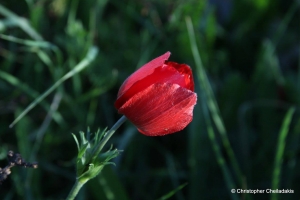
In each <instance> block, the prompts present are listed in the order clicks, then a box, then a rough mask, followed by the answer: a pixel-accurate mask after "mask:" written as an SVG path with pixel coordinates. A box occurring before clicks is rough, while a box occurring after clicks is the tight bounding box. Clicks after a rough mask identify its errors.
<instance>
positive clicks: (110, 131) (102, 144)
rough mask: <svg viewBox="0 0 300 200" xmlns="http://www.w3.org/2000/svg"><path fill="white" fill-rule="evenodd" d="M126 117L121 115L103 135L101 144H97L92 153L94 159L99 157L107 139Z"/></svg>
mask: <svg viewBox="0 0 300 200" xmlns="http://www.w3.org/2000/svg"><path fill="white" fill-rule="evenodd" d="M126 119H127V118H126V117H125V116H124V115H123V116H122V117H121V118H120V119H119V120H118V121H117V122H116V123H115V124H114V125H113V127H111V129H110V130H109V131H107V133H106V134H105V136H104V138H103V139H102V140H101V142H100V143H99V144H98V146H97V147H96V148H95V152H94V158H95V157H97V156H98V155H99V153H100V152H101V150H102V148H103V147H104V145H105V144H106V143H107V141H108V140H109V138H110V137H111V136H112V135H113V134H114V133H115V132H116V130H117V129H118V128H119V127H120V126H121V125H122V124H123V123H124V122H125V121H126Z"/></svg>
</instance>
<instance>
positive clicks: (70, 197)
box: [66, 179, 88, 200]
mask: <svg viewBox="0 0 300 200" xmlns="http://www.w3.org/2000/svg"><path fill="white" fill-rule="evenodd" d="M86 182H88V179H85V180H80V179H77V180H76V182H75V184H74V185H73V188H72V190H71V191H70V193H69V195H68V197H67V198H66V200H73V199H75V197H76V196H77V194H78V192H79V190H80V189H81V188H82V186H83V185H84V184H85V183H86Z"/></svg>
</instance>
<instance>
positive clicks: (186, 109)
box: [115, 52, 197, 136]
mask: <svg viewBox="0 0 300 200" xmlns="http://www.w3.org/2000/svg"><path fill="white" fill-rule="evenodd" d="M170 54H171V53H170V52H167V53H165V54H164V55H161V56H160V57H157V58H155V59H154V60H152V61H150V62H149V63H147V64H145V65H144V66H142V67H141V68H140V69H138V70H137V71H136V72H134V73H133V74H132V75H131V76H129V77H128V78H127V79H126V80H125V81H124V83H123V84H122V86H121V88H120V90H119V93H118V98H117V100H116V102H115V107H116V108H117V110H118V111H119V113H121V114H124V115H125V116H126V117H127V118H128V119H129V120H130V121H131V122H132V123H133V124H134V125H135V126H136V127H137V128H138V130H139V131H140V132H141V133H143V134H145V135H148V136H161V135H166V134H170V133H174V132H177V131H180V130H182V129H184V128H185V127H186V126H187V125H188V124H189V123H190V122H191V121H192V119H193V109H194V106H195V104H196V101H197V94H196V93H194V80H193V75H192V70H191V68H190V67H189V66H188V65H185V64H178V63H175V62H170V61H166V60H167V59H168V58H169V57H170Z"/></svg>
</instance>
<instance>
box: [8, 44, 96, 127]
mask: <svg viewBox="0 0 300 200" xmlns="http://www.w3.org/2000/svg"><path fill="white" fill-rule="evenodd" d="M97 54H98V48H97V47H95V46H92V47H91V48H90V49H89V51H88V52H87V55H86V57H85V58H84V59H83V60H82V61H81V62H80V63H78V64H77V65H76V66H75V67H74V68H73V69H72V70H71V71H69V72H68V73H67V74H65V75H64V76H63V77H62V78H60V79H59V80H58V81H56V82H55V83H54V84H53V85H52V86H51V87H50V88H49V89H48V90H46V92H44V93H43V94H42V95H41V96H39V97H38V98H37V99H35V100H34V101H33V102H32V103H31V104H30V105H29V106H28V107H27V108H26V109H25V110H24V111H23V112H22V113H21V114H20V115H19V116H18V117H17V118H16V119H15V120H14V121H13V122H12V123H11V124H10V125H9V127H10V128H11V127H13V126H14V125H15V124H16V123H17V122H18V121H19V120H20V119H22V117H24V116H25V115H26V114H27V113H28V112H29V111H30V110H31V109H32V108H34V107H35V106H36V105H37V104H38V103H40V102H41V101H42V100H43V99H44V98H45V97H47V96H48V95H49V94H50V93H51V92H52V91H53V90H55V89H56V88H57V87H58V86H60V85H61V84H62V83H63V82H64V81H66V80H67V79H69V78H71V77H72V76H74V75H75V74H77V73H79V72H80V71H82V70H83V69H84V68H86V67H87V66H88V65H89V64H90V63H91V62H92V61H94V59H95V58H96V55H97Z"/></svg>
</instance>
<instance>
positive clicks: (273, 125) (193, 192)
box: [0, 0, 300, 200]
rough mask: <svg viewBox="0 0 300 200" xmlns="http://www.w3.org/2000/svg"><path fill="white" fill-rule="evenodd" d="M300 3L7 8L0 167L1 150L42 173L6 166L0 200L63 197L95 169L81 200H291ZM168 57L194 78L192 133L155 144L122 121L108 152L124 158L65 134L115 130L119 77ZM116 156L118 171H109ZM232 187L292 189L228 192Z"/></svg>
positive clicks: (0, 64)
mask: <svg viewBox="0 0 300 200" xmlns="http://www.w3.org/2000/svg"><path fill="white" fill-rule="evenodd" d="M299 6H300V2H299V1H298V0H294V1H283V0H274V1H270V0H263V1H260V0H254V1H251V0H232V1H222V0H214V1H211V0H210V1H208V0H203V1H198V0H187V1H182V0H177V1H169V0H165V1H158V0H155V1H147V0H146V1H134V0H126V1H117V0H109V1H108V0H85V1H80V0H53V1H52V0H3V1H1V3H0V159H1V160H0V164H1V165H0V166H2V163H5V161H4V159H5V155H6V153H7V151H8V150H13V151H14V152H19V153H21V154H22V156H23V157H24V158H25V159H26V160H27V161H29V162H31V161H38V162H39V168H38V170H32V169H18V168H16V169H15V168H14V169H12V174H11V175H10V177H9V179H7V180H6V181H5V182H4V183H3V184H2V185H1V187H0V193H1V198H3V199H8V200H9V199H26V200H33V199H64V198H66V196H67V195H68V193H69V192H70V190H71V188H72V186H73V184H74V181H75V179H76V177H80V176H81V177H83V178H85V177H94V176H95V175H96V174H98V172H99V171H101V173H100V175H98V176H96V177H95V178H93V179H92V180H91V181H90V182H88V183H87V184H85V186H84V187H83V188H82V190H81V191H80V193H79V195H78V199H91V200H93V199H104V200H105V199H116V200H120V199H121V200H122V199H124V200H126V199H145V200H152V199H158V198H160V197H165V198H169V197H170V199H176V200H183V199H190V200H198V199H199V198H200V199H292V200H293V199H297V198H298V196H299V195H298V196H297V193H298V192H299V191H297V190H298V188H300V182H299V177H300V172H299V170H297V169H298V168H299V151H300V145H299V144H300V134H299V133H300V121H299V111H298V109H299V103H300V92H299V91H300V71H299V67H300V64H299V41H300V29H299V20H298V18H299V17H298V16H299ZM166 51H171V52H172V55H171V58H170V60H172V61H175V62H179V63H187V64H189V65H190V66H191V67H192V69H193V72H194V79H195V82H196V92H197V94H198V103H197V106H196V107H195V111H194V120H193V122H192V123H191V124H190V125H189V127H188V128H186V129H185V130H183V131H182V132H181V133H176V134H172V135H169V136H166V137H159V138H157V137H154V138H149V137H145V136H143V135H141V134H138V133H137V130H136V129H135V128H134V127H133V126H132V125H131V124H130V123H127V124H125V125H123V126H122V127H121V128H120V129H118V131H117V132H116V133H115V135H114V136H113V137H112V138H111V139H110V140H109V144H108V145H107V146H109V145H113V146H115V147H116V148H117V149H123V150H124V152H123V153H122V154H119V152H118V151H116V150H115V151H114V150H111V149H109V148H104V149H103V150H102V152H107V153H106V154H105V153H102V154H101V155H102V156H100V157H93V156H91V155H93V147H95V145H96V144H97V143H98V142H99V141H100V139H101V133H100V132H98V134H95V135H94V134H91V137H90V136H89V135H90V134H89V131H88V133H87V134H86V135H85V134H84V133H80V134H79V137H77V138H76V137H75V138H76V141H77V149H76V145H74V140H73V139H72V135H71V133H77V132H78V131H79V130H82V129H84V128H85V127H87V126H89V127H91V130H97V129H98V128H100V129H101V130H103V127H109V128H110V127H111V126H112V125H113V124H115V122H116V121H117V119H118V118H119V117H120V116H118V114H117V112H116V110H115V109H114V106H113V103H114V101H115V99H116V95H117V91H118V88H119V87H120V85H121V84H122V82H123V81H124V80H125V79H126V78H127V77H128V76H129V75H130V74H131V73H132V72H133V71H134V70H135V69H136V68H138V67H140V66H141V65H142V64H144V63H145V62H147V61H149V60H151V59H153V58H154V57H156V56H158V55H161V54H163V53H165V52H166ZM29 105H31V106H30V107H29V108H30V110H26V108H28V106H29ZM291 108H294V109H295V110H293V109H291ZM24 111H26V113H24V115H22V118H19V119H18V121H15V122H16V124H15V125H14V126H13V127H12V128H9V125H10V124H11V123H12V122H13V121H14V120H16V119H17V117H18V116H19V115H20V114H21V113H22V112H24ZM27 111H28V112H27ZM92 136H94V137H92ZM95 136H96V137H95ZM89 137H90V138H89ZM77 150H78V151H77ZM109 150H111V151H109ZM77 153H78V154H77ZM117 155H118V156H117ZM115 156H117V157H116V158H114V159H113V160H111V161H110V162H114V163H116V165H115V166H114V165H108V166H105V167H104V168H103V164H104V163H110V162H109V161H108V159H112V158H113V157H115ZM185 183H187V185H186V186H185ZM183 186H185V187H183ZM231 187H236V188H235V189H238V188H240V189H268V188H270V189H271V188H274V189H293V190H294V192H295V193H294V194H272V195H271V194H266V193H265V194H255V195H253V194H237V193H236V194H232V193H231V192H230V188H231ZM166 194H167V195H166ZM164 195H166V196H164ZM171 195H173V196H171Z"/></svg>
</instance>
